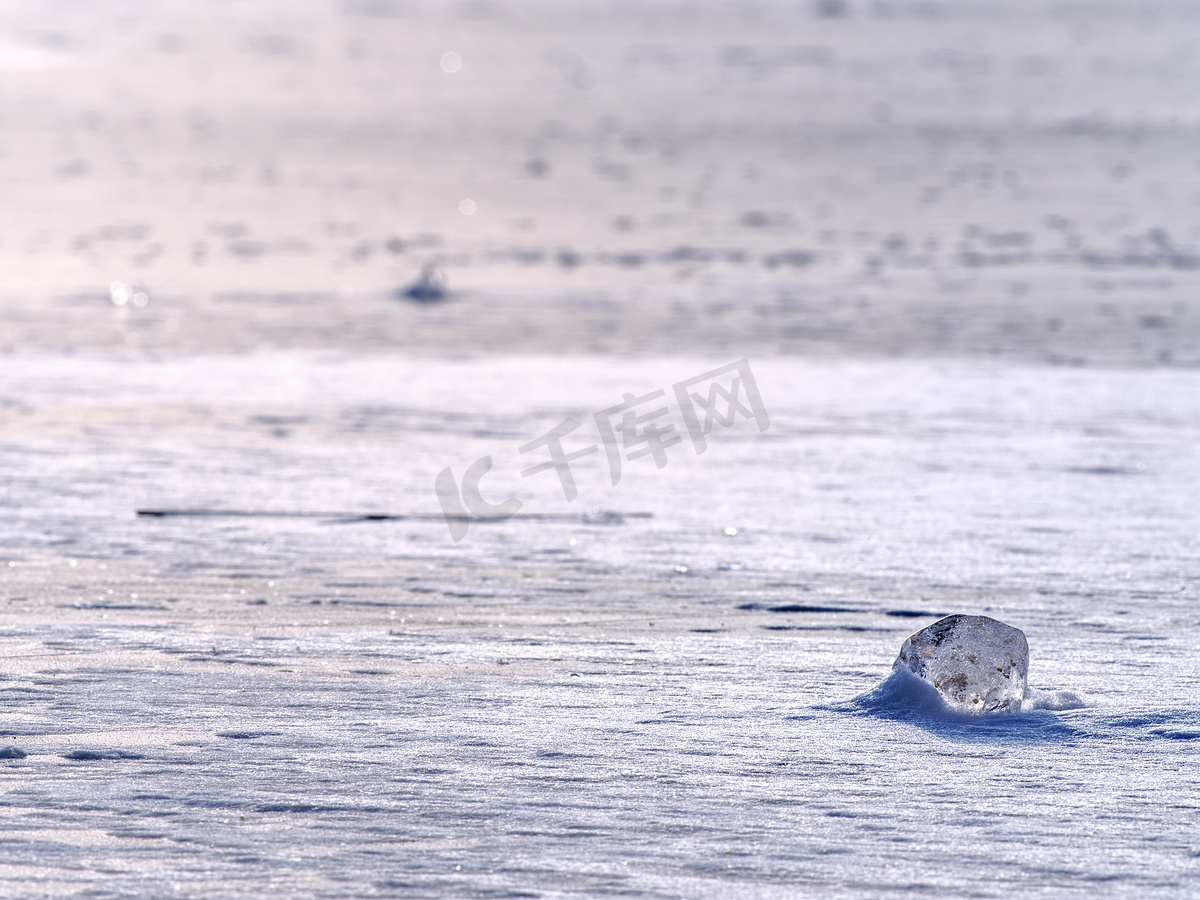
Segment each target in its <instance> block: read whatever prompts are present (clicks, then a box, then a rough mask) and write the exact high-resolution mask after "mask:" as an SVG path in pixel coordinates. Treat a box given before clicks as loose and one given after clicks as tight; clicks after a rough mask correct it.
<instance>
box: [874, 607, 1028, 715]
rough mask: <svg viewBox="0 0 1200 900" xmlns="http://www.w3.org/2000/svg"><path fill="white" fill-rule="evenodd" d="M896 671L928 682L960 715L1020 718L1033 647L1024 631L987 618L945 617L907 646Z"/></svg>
mask: <svg viewBox="0 0 1200 900" xmlns="http://www.w3.org/2000/svg"><path fill="white" fill-rule="evenodd" d="M895 668H898V669H906V670H907V671H909V672H911V673H912V674H914V675H916V676H917V677H918V678H922V679H924V680H925V681H927V682H929V684H931V685H933V687H934V688H935V689H936V690H937V692H938V693H939V694H941V695H942V699H944V700H945V701H946V703H947V704H948V705H949V706H950V707H952V708H953V709H956V710H959V711H961V712H969V713H979V714H985V713H1005V712H1019V711H1020V709H1021V702H1022V701H1023V700H1024V699H1025V679H1026V677H1027V676H1028V674H1029V644H1028V643H1027V642H1026V640H1025V634H1024V632H1022V631H1021V629H1019V628H1013V627H1012V626H1011V625H1005V624H1004V623H1003V622H997V621H996V620H995V619H989V618H988V617H987V616H946V618H944V619H938V620H937V621H936V622H934V623H933V624H932V625H930V626H929V627H928V628H922V629H921V630H920V631H918V632H917V633H916V634H914V635H912V636H911V637H909V638H908V640H906V641H905V642H904V644H903V645H902V646H901V647H900V655H899V656H898V657H897V658H896V665H895Z"/></svg>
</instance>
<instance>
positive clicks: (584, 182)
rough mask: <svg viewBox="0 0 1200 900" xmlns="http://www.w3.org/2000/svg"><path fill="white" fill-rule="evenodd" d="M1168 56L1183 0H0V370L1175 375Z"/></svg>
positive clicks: (1187, 257) (1191, 249)
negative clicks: (959, 361) (498, 365)
mask: <svg viewBox="0 0 1200 900" xmlns="http://www.w3.org/2000/svg"><path fill="white" fill-rule="evenodd" d="M1198 35H1200V7H1197V6H1196V5H1195V4H1193V3H1190V2H1184V0H1180V2H1170V0H1163V2H1153V3H1148V2H1131V0H1119V2H1107V0H1089V2H1042V0H1038V2H1027V0H1018V2H1005V3H1000V2H994V0H954V2H939V0H748V2H739V3H736V4H734V3H724V2H707V0H698V2H695V0H693V2H686V3H685V2H670V0H663V2H654V3H645V2H637V3H635V2H577V0H555V2H538V0H522V2H517V0H443V2H432V0H291V2H283V0H241V2H237V0H142V2H135V0H98V2H96V0H89V2H83V0H61V2H56V0H28V2H19V0H4V2H0V195H2V198H3V199H2V200H0V212H2V215H0V271H2V272H3V282H2V283H0V350H3V351H5V352H12V351H23V350H31V349H36V350H76V349H89V350H91V349H94V350H103V351H109V350H121V351H124V350H148V351H154V352H159V351H161V352H164V353H169V352H176V351H186V352H226V351H230V350H234V351H243V350H251V349H263V348H274V349H293V348H314V349H333V350H338V351H349V352H355V351H371V352H380V351H383V352H386V351H390V350H393V349H398V350H403V351H405V352H406V353H429V352H433V353H440V354H442V353H475V352H481V351H501V352H519V353H530V352H532V353H560V352H588V353H603V354H611V353H616V354H640V353H653V354H662V353H686V354H693V355H707V354H716V356H717V357H721V358H724V357H725V356H729V358H734V357H736V356H742V355H747V354H750V355H757V356H762V355H774V354H785V355H786V354H804V355H808V356H844V355H855V356H913V355H919V356H984V357H989V358H990V357H1001V358H1012V359H1019V360H1024V361H1031V362H1050V363H1065V364H1076V365H1078V364H1102V365H1137V366H1143V365H1164V364H1168V365H1177V364H1182V365H1192V364H1194V363H1195V362H1197V360H1200V341H1198V338H1200V319H1198V317H1197V314H1196V310H1195V303H1194V302H1193V300H1194V290H1195V286H1196V284H1197V280H1198V278H1200V220H1198V217H1197V215H1196V209H1197V208H1198V204H1197V201H1198V200H1200V150H1198V149H1197V148H1198V146H1200V143H1198V142H1197V136H1198V135H1197V128H1198V127H1200V116H1198V113H1200V97H1198V95H1197V92H1196V91H1195V85H1196V84H1198V83H1200V59H1198V57H1197V42H1198V41H1200V38H1198V37H1197V36H1198ZM429 265H435V266H437V267H438V268H439V269H440V271H441V272H442V273H443V275H444V277H445V280H446V284H447V286H448V290H449V294H448V296H447V297H446V298H445V299H444V300H443V301H441V302H428V303H420V302H414V301H412V300H409V299H405V298H404V297H403V296H402V293H401V292H402V291H403V289H405V288H406V287H408V286H410V285H411V284H413V283H414V282H415V280H416V279H417V278H418V277H419V275H420V272H421V271H422V269H423V268H424V267H426V266H429ZM114 283H119V284H120V285H122V286H124V287H122V288H121V289H119V290H116V291H114V290H113V284H114ZM139 294H140V295H141V296H138V295H139ZM135 298H136V301H137V302H135ZM730 354H733V355H732V356H730Z"/></svg>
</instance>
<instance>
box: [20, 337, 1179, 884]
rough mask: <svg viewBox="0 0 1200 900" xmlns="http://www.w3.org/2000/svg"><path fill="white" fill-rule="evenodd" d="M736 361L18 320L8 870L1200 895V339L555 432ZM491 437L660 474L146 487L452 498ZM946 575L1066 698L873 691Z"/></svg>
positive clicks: (873, 369) (817, 385) (184, 877)
mask: <svg viewBox="0 0 1200 900" xmlns="http://www.w3.org/2000/svg"><path fill="white" fill-rule="evenodd" d="M725 361H727V360H724V359H721V358H708V359H701V358H696V359H689V358H677V359H669V360H657V361H633V360H622V359H612V358H588V357H578V358H559V359H553V358H543V359H533V360H530V359H505V358H496V359H490V360H473V361H472V360H458V361H454V360H436V359H427V360H420V361H414V360H404V359H399V358H383V357H376V358H362V357H337V356H336V355H333V354H328V353H326V354H303V353H290V354H283V353H277V354H263V355H259V356H249V357H238V358H232V357H207V358H194V359H186V360H166V361H154V360H148V359H142V358H130V359H126V360H124V361H121V360H111V359H97V358H89V357H86V356H76V357H70V358H68V357H61V356H47V355H26V356H24V357H9V358H6V359H4V360H3V361H0V375H2V377H3V383H4V385H5V388H4V398H3V399H4V407H3V408H4V413H3V417H4V434H5V439H4V443H3V445H2V447H0V464H2V465H3V470H4V471H5V473H6V480H5V483H4V486H3V492H4V493H3V497H4V504H5V516H4V517H3V524H2V526H0V527H2V529H3V532H2V534H3V545H4V547H5V548H6V553H7V558H6V559H4V560H0V579H2V581H0V583H2V584H3V586H4V587H3V598H4V600H3V607H2V609H3V613H2V620H0V627H2V629H3V630H2V636H3V673H4V680H3V682H0V690H2V691H3V696H4V705H3V716H4V718H3V722H4V726H3V727H4V731H5V734H4V736H3V739H2V740H3V742H4V744H5V745H11V746H16V747H18V748H19V749H21V750H23V751H25V752H26V753H27V754H28V756H27V757H25V758H23V759H12V760H4V761H2V762H0V779H2V783H3V790H4V793H3V795H2V798H3V799H2V801H0V809H2V810H3V814H4V819H5V823H6V838H5V841H4V842H3V844H0V877H2V878H3V879H4V887H3V893H4V894H5V895H6V896H43V895H56V894H71V893H74V892H78V893H81V894H82V893H86V892H89V891H90V892H91V893H89V894H88V895H89V896H101V897H110V896H111V897H126V896H129V897H161V896H180V897H193V896H212V897H222V896H263V895H267V894H270V895H273V896H326V897H361V896H373V895H380V896H413V897H428V896H445V897H461V896H542V897H567V896H616V895H621V896H634V897H695V896H722V897H725V896H729V897H793V896H796V895H797V894H798V893H799V894H803V895H806V896H830V897H833V896H864V897H867V896H871V897H874V896H887V895H893V894H895V895H901V894H903V895H908V896H934V895H945V894H946V893H951V894H954V895H955V896H1010V895H1013V894H1017V895H1022V894H1031V893H1035V892H1039V891H1044V892H1048V893H1050V894H1053V895H1075V894H1077V895H1079V896H1092V895H1095V894H1096V893H1097V892H1102V893H1104V894H1105V895H1108V896H1130V897H1132V896H1147V895H1155V896H1180V897H1183V896H1189V895H1191V894H1193V893H1194V887H1195V883H1196V878H1197V876H1198V874H1200V873H1198V871H1197V870H1198V867H1200V862H1198V859H1200V857H1198V856H1197V854H1198V853H1200V844H1198V843H1197V837H1196V835H1197V831H1196V828H1195V816H1196V810H1197V806H1198V804H1200V794H1198V785H1197V775H1196V768H1195V761H1196V752H1197V746H1198V744H1197V742H1198V741H1200V713H1198V712H1197V710H1196V704H1195V684H1196V678H1197V666H1196V659H1197V645H1198V643H1200V616H1198V614H1197V612H1196V608H1195V597H1194V590H1195V588H1194V584H1195V576H1196V570H1197V560H1196V556H1195V552H1194V536H1195V534H1196V533H1197V529H1198V526H1200V522H1198V521H1197V520H1198V518H1200V512H1198V511H1197V507H1196V505H1195V503H1194V502H1193V498H1194V497H1195V496H1196V492H1197V487H1198V485H1197V473H1198V472H1200V468H1198V467H1197V453H1198V451H1197V447H1198V446H1200V442H1198V440H1197V437H1198V434H1197V432H1198V430H1200V424H1198V423H1200V375H1197V374H1196V373H1195V372H1191V371H1116V370H1110V371H1092V370H1074V369H1064V368H1032V367H1031V368H1022V367H1019V366H1014V365H1004V366H997V365H980V364H976V363H969V362H920V361H908V362H905V361H897V362H875V363H867V362H863V363H832V362H827V363H806V362H803V361H798V360H780V359H765V358H764V359H762V360H751V364H752V366H753V370H754V374H755V376H756V379H757V381H758V385H759V387H760V389H761V391H762V394H763V399H764V402H765V403H766V405H767V408H768V410H769V412H770V415H771V426H770V429H769V430H768V431H767V432H765V433H760V432H758V430H757V429H756V428H755V427H753V425H752V424H751V423H750V422H748V421H747V420H745V419H743V418H738V419H736V420H735V423H734V424H733V425H731V426H730V427H729V428H728V429H720V428H718V429H717V431H716V432H714V435H713V436H712V440H711V441H710V443H709V448H708V450H707V452H706V453H705V454H704V455H703V456H696V455H695V453H694V452H693V451H692V450H691V448H690V447H689V446H687V445H682V446H676V447H674V448H671V451H670V453H671V455H670V460H669V463H668V465H667V466H666V467H665V468H663V469H662V470H657V469H655V468H654V467H653V465H652V464H650V460H649V459H643V460H640V462H641V463H644V465H642V466H636V465H634V464H632V463H631V464H629V466H628V467H627V469H626V471H625V473H624V475H623V478H622V480H621V482H620V484H618V485H616V486H612V485H611V484H610V483H609V478H608V473H607V471H606V470H605V469H604V468H603V463H602V462H600V461H599V460H598V459H597V456H598V455H597V454H593V455H592V456H591V457H585V458H584V459H582V460H580V461H579V463H578V466H579V468H578V474H577V481H578V483H579V486H580V497H579V499H578V500H577V501H575V502H574V503H570V504H569V503H567V502H566V501H565V500H563V498H562V495H561V492H559V491H558V489H557V487H556V486H555V484H554V483H553V480H552V479H551V481H550V482H548V483H547V485H539V481H540V479H539V478H530V479H521V478H520V476H519V474H517V467H518V466H519V465H520V463H521V460H520V458H519V454H517V453H516V450H515V448H516V447H517V446H518V445H519V444H522V443H524V442H525V441H527V440H530V439H532V438H533V437H535V436H537V435H538V434H542V433H544V432H545V431H547V430H548V429H549V428H550V427H553V425H554V424H557V422H558V421H560V420H561V419H562V418H563V417H564V416H566V415H574V416H575V417H576V418H581V417H582V416H586V414H587V413H588V412H590V411H592V410H596V409H600V408H603V407H604V406H605V405H611V403H612V402H615V401H616V399H619V397H620V395H621V394H622V393H623V392H624V391H631V392H637V393H644V392H646V391H649V390H653V389H655V388H657V387H660V386H668V385H670V384H672V383H674V382H675V381H679V380H682V379H684V378H687V377H689V376H692V375H695V374H698V373H699V372H701V371H705V370H707V369H709V368H712V367H714V366H716V365H717V364H719V363H722V362H725ZM485 453H491V454H492V455H493V456H494V458H495V460H496V466H495V468H494V470H493V472H492V473H491V474H489V476H488V477H489V478H491V477H492V476H495V478H496V480H495V482H491V481H485V482H484V487H485V489H486V490H485V493H486V492H487V491H489V490H492V489H494V491H495V493H494V494H489V496H492V497H494V498H497V499H498V498H500V497H502V496H504V495H505V492H506V491H508V492H511V493H513V494H515V495H518V496H520V497H522V498H523V499H524V500H525V501H526V508H527V509H528V510H529V511H541V512H570V511H574V510H582V509H583V508H585V507H587V506H601V507H603V508H606V509H615V510H625V511H639V510H640V511H648V512H653V513H654V517H653V518H651V519H628V520H626V523H625V524H623V525H608V526H601V525H587V524H583V523H582V522H580V523H575V522H554V521H532V520H510V521H507V522H502V523H490V524H488V525H486V526H474V527H473V528H472V530H471V531H470V533H469V534H468V536H467V538H466V539H465V540H464V541H463V542H462V543H460V544H458V545H455V544H453V543H452V542H451V541H450V539H449V535H448V532H447V530H446V527H445V525H444V523H441V522H437V521H368V522H364V521H352V520H346V519H337V518H329V519H218V518H208V519H182V518H181V519H147V518H135V517H134V515H133V510H134V509H136V508H138V507H139V506H160V507H161V506H177V507H197V506H209V507H211V506H225V507H226V508H229V507H230V506H237V507H241V508H259V509H262V508H272V509H293V510H301V509H307V510H321V509H333V510H343V509H344V510H348V511H351V510H368V509H370V510H385V511H392V512H421V511H424V512H432V511H436V499H435V497H434V493H433V479H434V476H435V474H436V472H437V471H438V470H440V468H442V467H443V466H445V465H450V466H452V467H453V468H454V469H455V471H456V472H458V473H461V471H462V468H463V467H464V466H465V465H467V464H468V463H469V462H470V461H471V460H473V459H475V458H477V457H478V456H480V455H483V454H485ZM493 486H494V488H493ZM543 487H549V488H551V489H550V490H543ZM733 530H736V533H735V534H731V533H727V532H728V531H733ZM951 612H971V613H986V614H987V615H990V616H993V617H996V618H999V619H1001V620H1003V621H1005V622H1008V623H1011V624H1013V625H1016V626H1018V627H1020V628H1021V629H1022V630H1023V631H1024V632H1025V633H1026V635H1027V636H1028V639H1029V644H1030V656H1031V666H1030V682H1031V699H1030V702H1029V703H1028V704H1027V706H1028V707H1029V709H1030V710H1031V711H1027V712H1024V713H1021V714H1019V715H1013V716H1002V717H996V718H990V719H988V720H986V721H983V720H974V719H959V718H955V717H953V716H947V715H946V714H945V713H944V712H943V711H940V710H938V709H937V708H935V707H930V706H929V705H928V704H924V703H923V702H922V698H921V697H920V696H919V695H915V694H914V693H913V692H912V691H911V690H908V689H906V688H905V687H904V686H903V685H899V686H897V685H896V684H895V683H893V684H892V687H891V689H890V693H889V692H888V691H876V692H875V693H874V694H873V695H871V696H872V699H870V700H869V701H864V700H858V701H856V700H855V698H856V697H861V696H862V695H864V694H867V693H868V692H870V691H871V690H872V689H873V688H875V687H876V686H878V685H879V684H880V682H882V681H884V679H885V678H886V676H887V675H888V673H889V670H890V668H891V665H892V661H893V660H894V658H895V654H896V651H897V648H898V647H899V645H900V643H901V642H902V641H903V639H904V638H905V636H907V635H908V634H909V633H911V632H912V631H914V630H916V629H917V628H920V627H922V626H924V625H927V624H930V623H931V622H933V621H934V620H935V619H936V618H937V617H938V616H940V615H941V614H944V613H951ZM71 754H75V755H76V756H80V755H82V756H84V757H87V756H89V755H91V756H95V755H99V756H100V757H101V758H92V759H88V758H83V759H80V758H70V755H71Z"/></svg>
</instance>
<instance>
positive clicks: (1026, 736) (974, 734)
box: [830, 668, 1084, 744]
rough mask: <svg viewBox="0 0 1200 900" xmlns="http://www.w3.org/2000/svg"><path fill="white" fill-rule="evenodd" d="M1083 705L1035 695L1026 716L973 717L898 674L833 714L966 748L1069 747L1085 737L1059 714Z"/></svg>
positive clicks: (1072, 698)
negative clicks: (913, 729) (902, 725)
mask: <svg viewBox="0 0 1200 900" xmlns="http://www.w3.org/2000/svg"><path fill="white" fill-rule="evenodd" d="M1083 705H1084V704H1083V701H1082V700H1080V699H1079V698H1078V697H1077V696H1076V695H1074V694H1072V693H1070V692H1069V691H1060V692H1057V693H1035V695H1034V697H1032V698H1031V699H1030V700H1029V701H1026V704H1025V706H1026V709H1025V710H1023V711H1022V712H1019V713H1006V714H994V715H986V716H981V715H972V714H970V713H962V712H958V711H957V710H954V709H952V708H950V707H949V706H947V705H946V702H945V701H944V700H943V699H942V697H941V695H940V694H939V693H938V692H937V691H936V690H935V689H934V688H933V686H932V685H930V684H929V683H928V682H926V681H924V680H923V679H921V678H918V677H916V676H915V675H913V674H912V673H911V672H908V671H906V670H904V669H899V668H897V669H894V670H892V673H891V674H890V675H889V676H888V677H887V678H885V679H884V680H883V681H881V682H880V683H879V684H878V685H876V686H875V687H874V688H872V689H871V690H869V691H867V692H866V693H865V694H861V695H859V696H858V697H855V698H854V699H853V700H850V701H849V702H847V703H843V704H839V705H837V706H833V707H830V708H831V709H835V710H837V711H839V712H846V713H850V714H853V715H862V716H872V717H874V718H878V719H889V720H892V721H902V722H907V723H909V724H911V725H915V726H917V727H918V728H923V729H924V730H926V731H929V732H931V733H933V734H937V735H939V736H940V737H944V738H947V739H948V740H955V741H962V742H965V743H1020V744H1049V743H1067V742H1070V741H1074V740H1076V739H1078V738H1079V737H1081V736H1083V734H1084V732H1081V731H1080V730H1079V729H1078V728H1076V727H1075V726H1073V725H1070V724H1067V723H1066V722H1063V721H1062V720H1061V719H1060V718H1059V717H1058V716H1056V715H1055V714H1054V712H1056V711H1062V710H1067V709H1078V708H1080V707H1082V706H1083Z"/></svg>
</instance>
